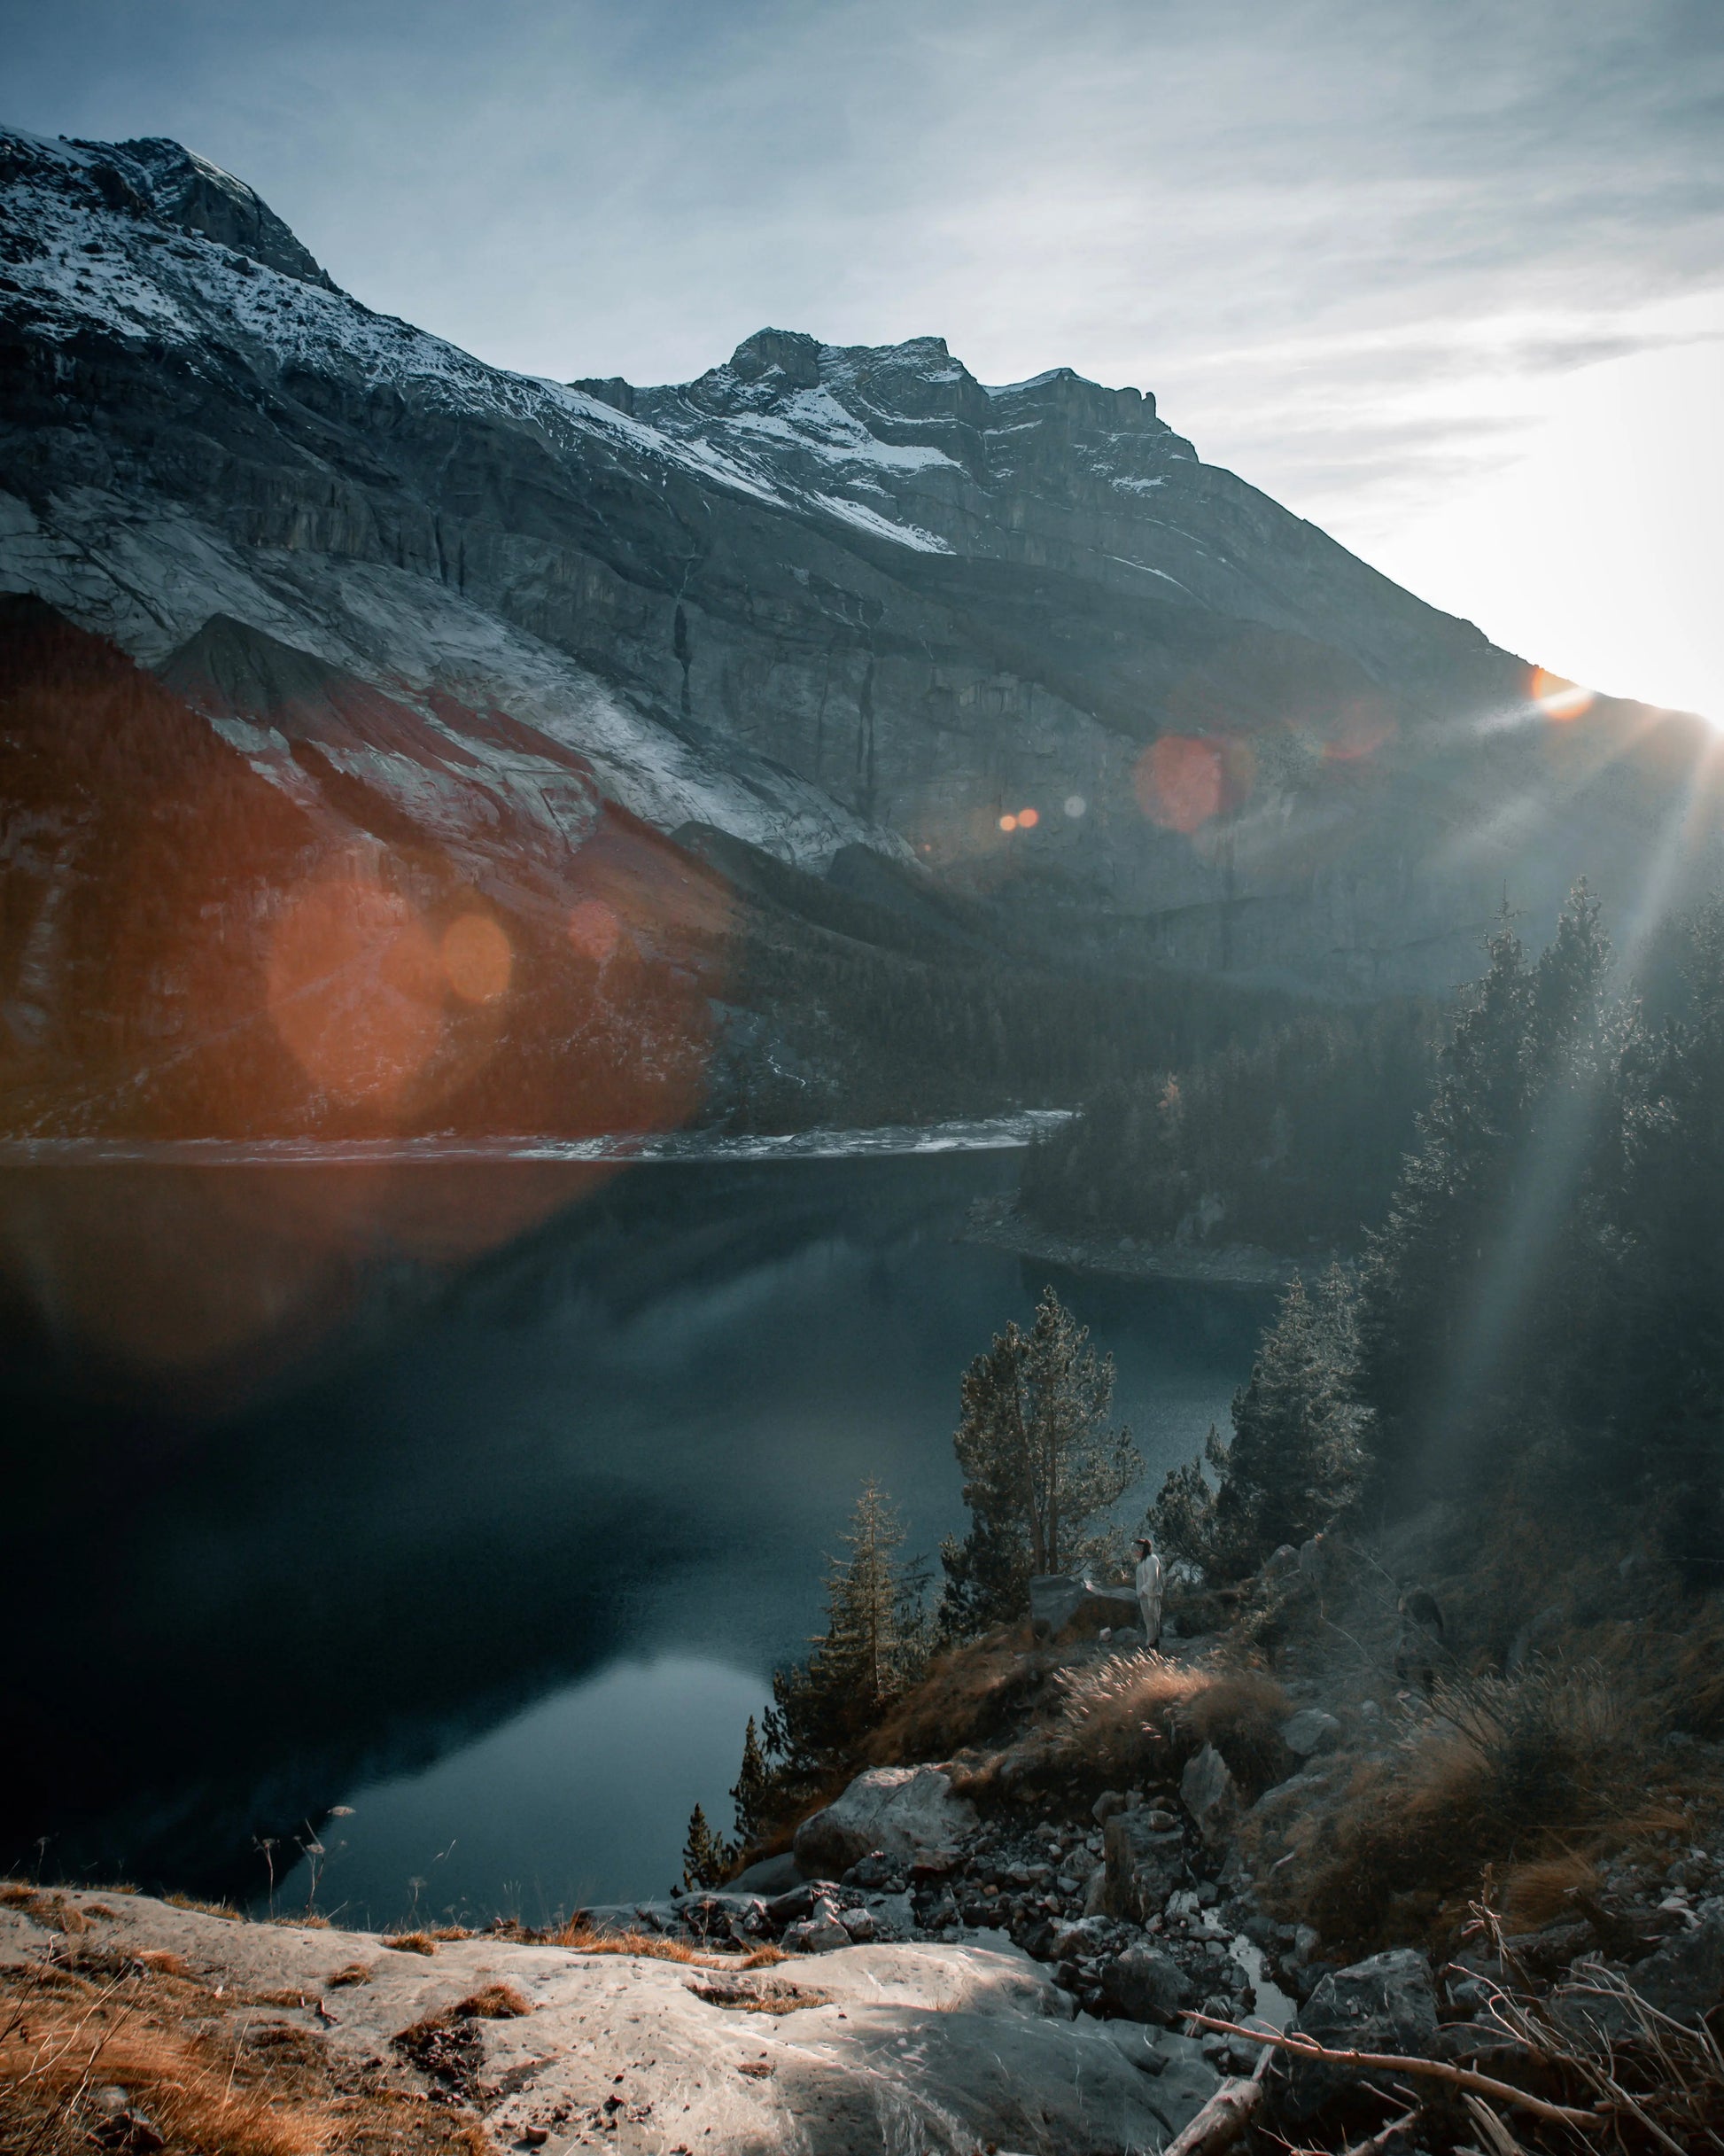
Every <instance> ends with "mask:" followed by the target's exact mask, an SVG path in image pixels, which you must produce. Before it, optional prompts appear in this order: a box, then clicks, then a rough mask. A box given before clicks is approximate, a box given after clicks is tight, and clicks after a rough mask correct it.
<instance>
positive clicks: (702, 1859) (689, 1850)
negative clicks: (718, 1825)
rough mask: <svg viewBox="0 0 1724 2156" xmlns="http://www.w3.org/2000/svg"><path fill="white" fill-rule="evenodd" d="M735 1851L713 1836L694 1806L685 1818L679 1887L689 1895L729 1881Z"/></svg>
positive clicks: (704, 1816) (719, 1838)
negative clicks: (683, 1888) (700, 1888)
mask: <svg viewBox="0 0 1724 2156" xmlns="http://www.w3.org/2000/svg"><path fill="white" fill-rule="evenodd" d="M736 1854H737V1853H736V1850H735V1849H734V1848H733V1847H732V1845H731V1844H730V1843H729V1842H728V1841H725V1840H724V1838H723V1837H722V1836H721V1835H718V1834H715V1833H713V1831H712V1829H711V1827H710V1826H709V1825H707V1822H706V1814H705V1812H704V1811H703V1810H702V1809H701V1807H700V1806H699V1805H698V1804H696V1805H695V1809H694V1810H693V1811H692V1812H691V1813H690V1814H689V1815H688V1839H687V1841H686V1842H685V1843H684V1844H683V1850H682V1883H683V1885H684V1887H687V1889H688V1891H689V1892H690V1893H692V1892H693V1891H694V1890H695V1888H696V1887H721V1886H722V1885H723V1884H724V1882H725V1881H726V1880H727V1879H728V1878H729V1877H730V1874H731V1870H732V1868H733V1866H734V1864H735V1862H736Z"/></svg>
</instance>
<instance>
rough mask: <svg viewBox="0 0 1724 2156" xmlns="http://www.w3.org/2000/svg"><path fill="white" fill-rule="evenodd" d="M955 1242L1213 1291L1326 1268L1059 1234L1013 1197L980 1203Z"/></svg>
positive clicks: (1315, 1262) (1258, 1253) (1233, 1248)
mask: <svg viewBox="0 0 1724 2156" xmlns="http://www.w3.org/2000/svg"><path fill="white" fill-rule="evenodd" d="M957 1240H958V1241H962V1242H975V1243H982V1244H983V1245H985V1246H986V1247H987V1248H989V1249H995V1250H1008V1251H1010V1252H1011V1253H1012V1254H1013V1257H1033V1258H1037V1259H1040V1260H1041V1261H1043V1262H1044V1263H1045V1264H1047V1265H1060V1266H1063V1267H1064V1268H1065V1269H1066V1270H1067V1271H1068V1272H1072V1273H1113V1274H1114V1275H1116V1276H1117V1277H1118V1278H1119V1279H1121V1280H1192V1281H1201V1282H1203V1283H1205V1284H1207V1285H1209V1286H1214V1287H1231V1288H1282V1287H1285V1285H1286V1283H1287V1281H1288V1280H1291V1279H1292V1278H1293V1273H1294V1271H1295V1269H1296V1267H1297V1266H1298V1265H1304V1267H1305V1269H1306V1270H1307V1271H1308V1272H1316V1271H1320V1270H1321V1269H1322V1267H1323V1266H1324V1265H1326V1264H1327V1263H1328V1255H1327V1253H1325V1252H1317V1253H1313V1254H1312V1256H1311V1257H1309V1258H1307V1259H1301V1260H1295V1259H1293V1258H1291V1257H1277V1255H1276V1253H1275V1252H1274V1251H1272V1250H1264V1249H1259V1248H1257V1246H1256V1245H1255V1244H1252V1243H1225V1244H1220V1245H1216V1246H1215V1247H1209V1246H1207V1245H1198V1244H1191V1243H1171V1242H1161V1243H1156V1242H1148V1241H1143V1240H1141V1239H1140V1238H1139V1237H1138V1236H1135V1235H1121V1236H1117V1237H1115V1236H1108V1235H1081V1236H1079V1235H1068V1234H1055V1233H1054V1232H1053V1231H1052V1229H1050V1228H1044V1227H1042V1226H1039V1225H1038V1224H1037V1222H1036V1221H1033V1220H1031V1219H1029V1218H1027V1217H1026V1216H1025V1215H1024V1214H1023V1213H1022V1212H1021V1210H1019V1207H1018V1203H1017V1201H1016V1199H1015V1198H1012V1197H986V1198H978V1199H976V1201H975V1203H974V1204H973V1205H972V1206H971V1207H970V1210H969V1213H968V1216H967V1219H966V1221H965V1224H964V1228H963V1232H962V1234H961V1235H959V1237H958V1238H957Z"/></svg>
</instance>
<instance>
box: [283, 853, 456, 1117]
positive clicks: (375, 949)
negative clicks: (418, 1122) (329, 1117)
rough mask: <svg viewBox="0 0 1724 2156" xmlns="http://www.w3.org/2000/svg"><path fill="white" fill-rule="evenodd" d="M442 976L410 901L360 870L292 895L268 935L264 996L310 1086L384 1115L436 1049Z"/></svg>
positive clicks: (439, 1034) (440, 963)
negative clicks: (271, 933)
mask: <svg viewBox="0 0 1724 2156" xmlns="http://www.w3.org/2000/svg"><path fill="white" fill-rule="evenodd" d="M265 979H266V998H267V1002H268V1011H269V1016H270V1018H271V1019H272V1021H273V1022H274V1024H275V1027H276V1031H277V1033H279V1034H280V1036H281V1038H282V1039H283V1042H284V1043H285V1044H286V1046H287V1047H288V1048H289V1049H291V1052H292V1054H293V1055H294V1056H295V1058H296V1059H297V1060H298V1062H299V1066H300V1068H301V1069H302V1070H304V1072H305V1074H306V1076H307V1078H309V1079H310V1080H311V1081H312V1083H313V1085H315V1086H318V1087H319V1088H320V1089H321V1090H322V1092H324V1093H327V1094H332V1095H333V1096H334V1097H335V1099H337V1100H338V1101H342V1102H344V1103H346V1104H347V1105H350V1106H353V1105H358V1104H360V1103H364V1104H366V1105H369V1106H372V1107H377V1108H382V1109H389V1108H392V1107H393V1106H394V1105H395V1104H396V1103H397V1102H398V1101H400V1099H401V1097H402V1096H403V1094H406V1093H407V1092H408V1089H409V1088H410V1087H411V1086H412V1085H413V1082H414V1080H415V1078H417V1077H418V1076H419V1074H420V1072H421V1071H422V1070H423V1069H424V1068H425V1066H426V1064H427V1063H429V1062H431V1058H432V1057H433V1056H434V1055H436V1054H437V1051H438V1049H439V1047H440V1045H441V1043H442V1039H443V1031H444V1018H443V1009H442V1005H443V996H444V988H445V981H446V974H445V969H444V964H443V960H442V954H441V953H440V952H439V947H438V946H437V945H436V944H435V943H433V942H432V940H431V937H430V936H429V935H428V934H427V933H426V931H425V930H424V928H423V925H422V924H421V922H420V921H419V919H418V917H417V915H416V914H415V911H414V909H413V907H411V906H410V905H409V904H408V901H407V899H404V898H402V897H401V896H400V893H399V892H396V891H387V890H385V889H384V887H383V886H382V885H381V884H380V883H377V882H376V881H375V880H374V879H373V878H371V877H369V876H366V875H365V874H363V873H362V872H360V873H353V874H347V875H339V876H330V877H327V878H325V879H323V880H322V881H321V882H318V883H312V884H310V885H308V886H307V887H306V888H305V889H303V890H301V891H297V892H295V893H294V895H293V897H292V898H291V899H290V901H289V902H288V905H287V907H286V910H285V911H284V912H283V915H281V917H280V919H279V920H278V921H277V922H276V927H275V931H274V933H273V935H272V936H271V938H270V942H269V957H268V965H267V967H266V969H265Z"/></svg>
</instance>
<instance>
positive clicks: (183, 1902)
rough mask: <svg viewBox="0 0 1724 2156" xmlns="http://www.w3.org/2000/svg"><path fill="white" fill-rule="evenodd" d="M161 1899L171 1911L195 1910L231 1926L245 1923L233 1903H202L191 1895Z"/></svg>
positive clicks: (173, 1895) (165, 1896) (176, 1895)
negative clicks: (218, 1918) (219, 1918)
mask: <svg viewBox="0 0 1724 2156" xmlns="http://www.w3.org/2000/svg"><path fill="white" fill-rule="evenodd" d="M161 1898H162V1900H163V1901H164V1902H166V1903H167V1906H168V1907H169V1908H170V1909H190V1910H195V1911H197V1913H198V1915H199V1916H200V1917H221V1918H224V1919H226V1920H227V1921H228V1922H229V1924H243V1923H244V1922H245V1918H244V1917H243V1916H242V1915H241V1914H240V1912H239V1911H238V1910H237V1909H236V1908H235V1907H234V1905H233V1903H231V1902H200V1901H198V1898H197V1896H196V1895H190V1894H165V1895H163V1896H162V1897H161Z"/></svg>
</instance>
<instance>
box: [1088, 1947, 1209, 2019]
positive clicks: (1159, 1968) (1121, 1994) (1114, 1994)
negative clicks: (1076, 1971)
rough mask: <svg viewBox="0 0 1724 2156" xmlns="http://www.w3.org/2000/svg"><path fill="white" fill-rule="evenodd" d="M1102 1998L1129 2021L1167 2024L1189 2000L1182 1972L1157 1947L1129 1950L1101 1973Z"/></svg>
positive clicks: (1186, 1981) (1176, 1964)
mask: <svg viewBox="0 0 1724 2156" xmlns="http://www.w3.org/2000/svg"><path fill="white" fill-rule="evenodd" d="M1101 1991H1102V1996H1103V1997H1104V1998H1105V1999H1106V2000H1107V2003H1108V2004H1109V2005H1110V2006H1112V2007H1113V2008H1114V2012H1117V2013H1122V2014H1123V2015H1124V2016H1125V2017H1126V2019H1127V2020H1130V2021H1163V2022H1171V2021H1172V2020H1173V2019H1174V2017H1175V2016H1176V2015H1177V2013H1178V2012H1179V2009H1180V2008H1181V2007H1182V2006H1188V2005H1190V2004H1191V1999H1192V1987H1191V1983H1190V1981H1189V1979H1188V1978H1187V1977H1186V1975H1185V1973H1184V1970H1183V1969H1182V1968H1181V1967H1180V1966H1179V1964H1178V1963H1177V1961H1175V1960H1174V1958H1173V1957H1172V1956H1171V1955H1170V1954H1164V1953H1162V1952H1161V1949H1160V1948H1159V1947H1153V1946H1146V1945H1141V1944H1140V1945H1138V1946H1129V1947H1127V1949H1126V1950H1125V1951H1124V1953H1123V1954H1121V1955H1118V1956H1117V1957H1116V1958H1114V1960H1112V1961H1110V1962H1109V1963H1108V1965H1107V1967H1106V1968H1105V1969H1104V1970H1103V1971H1102V1973H1101Z"/></svg>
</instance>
